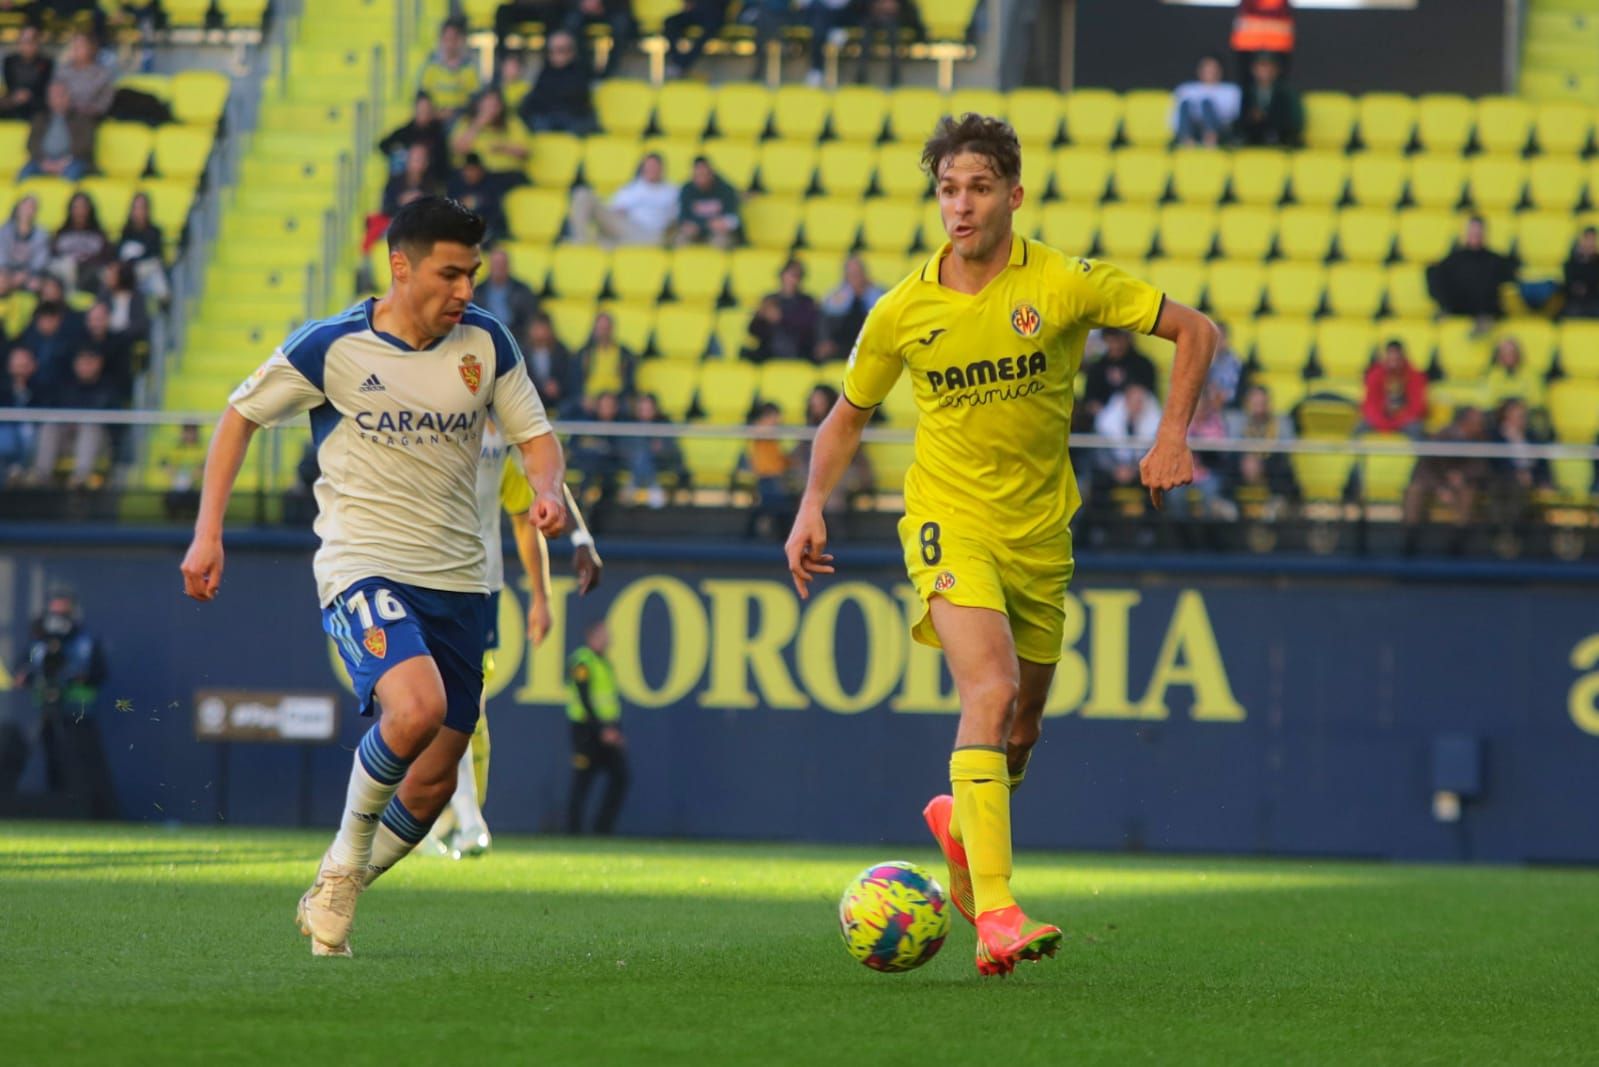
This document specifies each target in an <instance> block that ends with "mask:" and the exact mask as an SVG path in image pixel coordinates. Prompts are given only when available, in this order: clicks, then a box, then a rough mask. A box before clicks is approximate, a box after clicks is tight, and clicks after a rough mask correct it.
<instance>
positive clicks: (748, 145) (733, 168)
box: [700, 137, 760, 192]
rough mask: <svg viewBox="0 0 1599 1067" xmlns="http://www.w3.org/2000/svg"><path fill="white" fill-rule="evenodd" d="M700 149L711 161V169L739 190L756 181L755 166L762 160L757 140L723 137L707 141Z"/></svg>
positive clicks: (741, 190) (742, 190) (743, 189)
mask: <svg viewBox="0 0 1599 1067" xmlns="http://www.w3.org/2000/svg"><path fill="white" fill-rule="evenodd" d="M700 151H701V153H702V154H703V155H704V156H705V158H706V159H707V160H708V161H710V164H711V169H712V170H714V171H716V173H718V174H720V175H721V176H722V178H723V179H724V180H725V181H726V182H727V183H728V184H729V185H731V186H732V187H733V188H734V189H736V190H738V191H739V192H744V191H745V190H747V189H748V188H749V187H750V186H751V185H753V184H754V183H755V168H756V166H757V165H758V164H759V162H760V148H759V146H758V145H757V144H755V142H753V141H735V140H732V139H730V138H727V137H723V138H720V139H718V140H715V141H706V142H705V143H704V144H703V145H701V146H700Z"/></svg>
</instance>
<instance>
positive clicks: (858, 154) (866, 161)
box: [816, 141, 877, 199]
mask: <svg viewBox="0 0 1599 1067" xmlns="http://www.w3.org/2000/svg"><path fill="white" fill-rule="evenodd" d="M876 167H877V149H876V148H875V147H873V146H871V145H862V144H851V143H849V142H847V141H829V142H827V143H826V144H824V145H822V146H821V147H820V148H819V149H817V152H816V176H817V178H818V179H819V180H820V181H821V185H822V191H823V192H824V193H826V194H827V195H828V196H848V197H855V198H857V199H858V198H861V197H864V196H865V195H866V190H867V189H868V188H870V187H871V184H872V173H873V171H875V169H876Z"/></svg>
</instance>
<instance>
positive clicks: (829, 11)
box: [756, 0, 860, 87]
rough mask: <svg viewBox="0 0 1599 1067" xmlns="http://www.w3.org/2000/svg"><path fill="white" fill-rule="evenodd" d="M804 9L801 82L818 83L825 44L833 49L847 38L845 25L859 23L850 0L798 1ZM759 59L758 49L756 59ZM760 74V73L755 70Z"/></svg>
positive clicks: (823, 71)
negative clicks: (805, 64) (806, 57)
mask: <svg viewBox="0 0 1599 1067" xmlns="http://www.w3.org/2000/svg"><path fill="white" fill-rule="evenodd" d="M800 6H801V7H803V8H804V9H805V22H806V24H807V25H809V27H810V31H811V69H810V70H808V71H806V73H805V84H806V85H813V86H818V87H819V86H821V85H822V84H823V83H824V82H825V81H826V79H827V72H826V67H827V44H828V42H829V41H831V42H832V44H833V46H834V47H835V48H836V47H838V46H840V45H842V44H843V43H844V42H845V41H847V40H849V31H848V29H847V27H849V26H852V25H856V24H858V23H859V22H860V15H859V13H858V12H857V11H856V6H855V3H854V0H800ZM760 59H761V53H760V51H759V50H757V52H756V60H757V61H759V60H760ZM756 76H757V77H759V76H760V72H759V71H757V72H756Z"/></svg>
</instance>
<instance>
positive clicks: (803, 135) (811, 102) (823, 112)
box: [772, 85, 833, 142]
mask: <svg viewBox="0 0 1599 1067" xmlns="http://www.w3.org/2000/svg"><path fill="white" fill-rule="evenodd" d="M832 106H833V101H832V97H830V96H829V95H828V94H827V93H826V92H825V91H823V90H821V89H818V88H816V87H814V86H810V85H783V86H780V87H779V88H778V89H777V91H776V92H774V93H773V94H772V125H773V127H774V129H775V132H776V134H777V136H778V137H780V138H782V139H784V140H786V141H813V142H814V141H817V140H820V139H821V136H822V130H823V129H825V128H826V126H827V116H828V113H829V112H830V111H831V109H832Z"/></svg>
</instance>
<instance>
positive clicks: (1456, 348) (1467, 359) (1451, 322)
mask: <svg viewBox="0 0 1599 1067" xmlns="http://www.w3.org/2000/svg"><path fill="white" fill-rule="evenodd" d="M1492 349H1493V342H1492V340H1490V339H1489V338H1488V337H1487V336H1484V335H1481V334H1478V333H1477V332H1476V323H1474V322H1473V321H1471V320H1470V319H1459V318H1449V319H1444V320H1443V321H1441V322H1439V323H1438V355H1437V364H1438V370H1439V371H1440V372H1441V373H1442V374H1443V376H1444V377H1445V378H1446V379H1450V380H1452V381H1458V382H1466V381H1470V382H1480V381H1481V379H1482V376H1483V375H1484V374H1485V373H1486V372H1487V370H1488V359H1489V356H1490V355H1491V353H1492Z"/></svg>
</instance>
